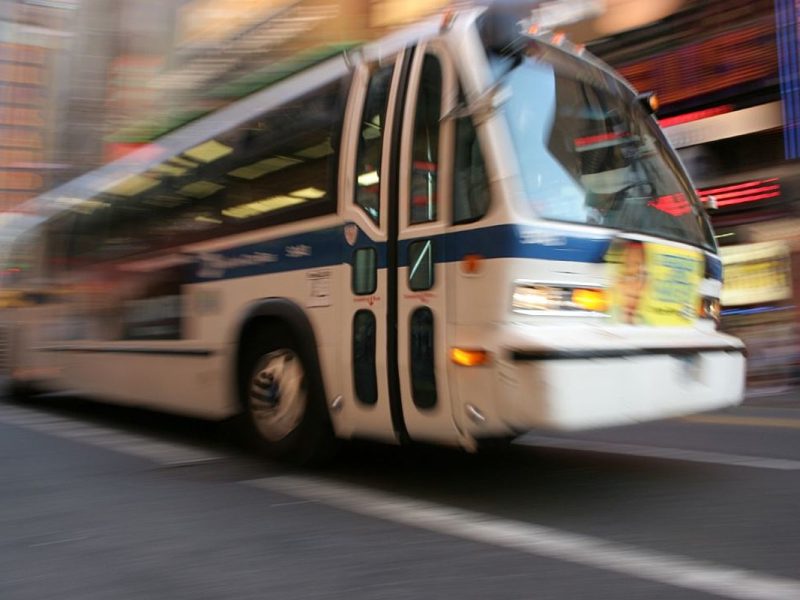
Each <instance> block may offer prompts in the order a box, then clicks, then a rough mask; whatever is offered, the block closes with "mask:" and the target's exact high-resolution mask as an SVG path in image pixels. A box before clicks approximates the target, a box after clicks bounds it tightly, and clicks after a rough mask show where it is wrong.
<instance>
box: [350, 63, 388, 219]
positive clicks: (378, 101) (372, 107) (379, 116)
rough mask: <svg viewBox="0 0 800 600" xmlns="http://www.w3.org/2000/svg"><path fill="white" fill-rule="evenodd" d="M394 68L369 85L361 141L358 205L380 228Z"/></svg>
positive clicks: (385, 69)
mask: <svg viewBox="0 0 800 600" xmlns="http://www.w3.org/2000/svg"><path fill="white" fill-rule="evenodd" d="M393 72H394V64H391V65H388V66H385V67H381V68H379V69H377V70H376V71H375V72H374V73H373V74H372V76H371V77H370V81H369V88H368V89H367V98H366V100H365V101H364V111H363V113H362V115H361V125H360V130H359V137H358V158H357V159H356V182H357V185H356V198H355V201H356V204H358V205H359V206H360V207H361V208H362V209H363V210H364V212H366V213H367V215H369V218H370V219H372V221H373V222H374V223H375V224H376V225H377V224H380V187H381V186H380V182H381V154H382V152H383V133H384V131H385V126H386V108H387V103H388V100H389V89H390V86H391V83H392V74H393Z"/></svg>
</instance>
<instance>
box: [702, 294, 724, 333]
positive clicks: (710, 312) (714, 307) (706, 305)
mask: <svg viewBox="0 0 800 600" xmlns="http://www.w3.org/2000/svg"><path fill="white" fill-rule="evenodd" d="M721 314H722V311H721V309H720V304H719V298H712V297H710V296H703V298H702V301H701V302H700V318H701V319H709V320H711V321H713V322H714V325H715V326H716V327H719V321H720V318H721Z"/></svg>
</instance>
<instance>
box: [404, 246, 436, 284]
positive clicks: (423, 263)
mask: <svg viewBox="0 0 800 600" xmlns="http://www.w3.org/2000/svg"><path fill="white" fill-rule="evenodd" d="M433 243H434V242H433V240H417V241H416V242H412V243H411V244H410V245H409V246H408V287H409V289H411V290H412V291H415V292H420V291H424V290H429V289H431V288H432V287H433Z"/></svg>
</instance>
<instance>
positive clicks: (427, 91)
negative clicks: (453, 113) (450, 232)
mask: <svg viewBox="0 0 800 600" xmlns="http://www.w3.org/2000/svg"><path fill="white" fill-rule="evenodd" d="M441 105H442V67H441V65H440V64H439V60H438V59H437V58H436V57H435V56H432V55H430V54H428V55H427V56H425V60H424V61H423V63H422V74H421V76H420V81H419V93H418V95H417V106H416V111H415V115H414V141H413V149H412V155H411V199H410V200H411V202H410V214H409V219H408V220H409V223H410V224H412V225H414V224H417V223H427V222H430V221H435V220H436V217H437V214H436V175H437V171H438V167H439V117H440V113H441Z"/></svg>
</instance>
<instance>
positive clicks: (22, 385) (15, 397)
mask: <svg viewBox="0 0 800 600" xmlns="http://www.w3.org/2000/svg"><path fill="white" fill-rule="evenodd" d="M38 393H39V392H38V391H37V389H36V387H35V386H34V385H33V384H31V383H28V382H25V381H15V380H13V379H9V380H8V382H7V383H6V386H5V397H6V399H7V400H8V401H9V402H25V401H27V400H30V399H31V398H33V397H34V396H36V395H37V394H38Z"/></svg>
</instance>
